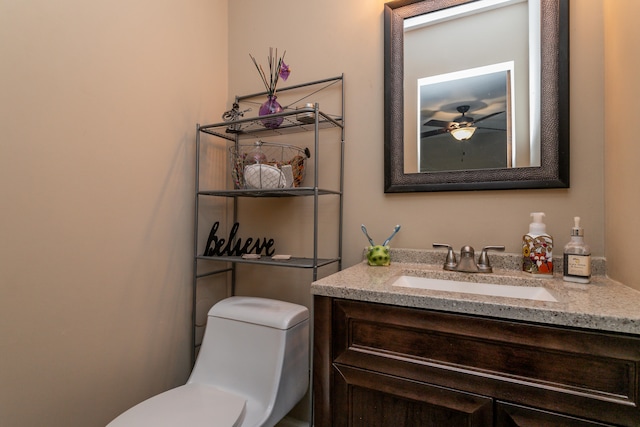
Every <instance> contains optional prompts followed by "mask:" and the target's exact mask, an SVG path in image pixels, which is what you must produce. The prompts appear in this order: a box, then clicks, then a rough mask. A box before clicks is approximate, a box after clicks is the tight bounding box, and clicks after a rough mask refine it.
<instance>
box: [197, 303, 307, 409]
mask: <svg viewBox="0 0 640 427" xmlns="http://www.w3.org/2000/svg"><path fill="white" fill-rule="evenodd" d="M308 380H309V311H308V309H307V308H306V307H304V306H301V305H297V304H292V303H288V302H284V301H277V300H272V299H266V298H255V297H230V298H227V299H225V300H222V301H220V302H219V303H217V304H216V305H214V306H213V307H212V308H211V310H210V311H209V315H208V319H207V326H206V330H205V334H204V338H203V340H202V345H201V347H200V352H199V354H198V358H197V360H196V364H195V366H194V369H193V372H192V373H191V376H190V378H189V381H188V382H189V383H193V382H198V383H206V384H211V385H214V386H216V387H219V388H221V389H224V390H228V391H230V392H233V393H237V394H240V395H243V396H246V397H247V398H248V402H247V416H250V415H251V414H250V412H251V411H255V410H258V411H266V413H267V415H268V416H269V417H277V416H279V417H280V418H281V417H282V416H284V415H285V414H286V413H287V412H288V411H289V410H290V409H291V408H292V407H293V406H294V405H295V404H296V403H297V402H298V401H299V400H300V399H301V398H302V397H303V396H304V394H305V392H306V390H307V387H308ZM255 405H258V406H259V408H255V407H254V408H252V406H255ZM283 411H284V412H283ZM272 412H273V413H272ZM278 419H279V418H278Z"/></svg>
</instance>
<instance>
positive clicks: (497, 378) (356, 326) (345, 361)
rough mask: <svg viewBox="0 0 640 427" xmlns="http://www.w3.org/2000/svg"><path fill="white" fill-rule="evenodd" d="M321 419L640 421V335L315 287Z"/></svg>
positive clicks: (336, 423) (357, 422)
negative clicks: (364, 298)
mask: <svg viewBox="0 0 640 427" xmlns="http://www.w3.org/2000/svg"><path fill="white" fill-rule="evenodd" d="M314 321H315V332H314V425H315V426H316V427H322V426H327V427H342V426H345V427H346V426H352V427H353V426H367V427H371V426H393V427H397V426H438V427H440V426H523V427H524V426H536V427H540V426H602V425H616V426H640V409H639V407H638V405H639V400H640V398H639V385H638V383H639V381H640V373H639V370H640V338H638V337H636V336H631V335H622V334H613V333H603V332H597V331H587V330H578V329H570V328H563V327H558V326H548V325H538V324H531V323H525V322H516V321H508V320H500V319H492V318H484V317H479V316H468V315H461V314H453V313H445V312H437V311H430V310H422V309H413V308H406V307H400V306H391V305H384V304H375V303H366V302H360V301H351V300H344V299H334V298H329V297H321V296H315V297H314Z"/></svg>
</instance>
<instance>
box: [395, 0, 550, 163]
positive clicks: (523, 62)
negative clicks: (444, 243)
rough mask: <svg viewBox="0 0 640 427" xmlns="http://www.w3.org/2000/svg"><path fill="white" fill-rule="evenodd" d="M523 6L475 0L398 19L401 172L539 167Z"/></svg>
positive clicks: (521, 0) (517, 1)
mask: <svg viewBox="0 0 640 427" xmlns="http://www.w3.org/2000/svg"><path fill="white" fill-rule="evenodd" d="M528 6H529V5H528V4H527V1H526V0H502V1H496V0H482V1H478V2H473V3H466V4H463V5H460V6H456V7H452V8H448V9H444V10H443V11H437V12H430V13H427V14H422V15H418V16H416V17H412V18H408V19H405V20H404V120H405V123H404V141H405V147H404V173H418V172H419V173H424V172H436V171H453V170H474V169H493V168H511V167H528V166H539V151H540V143H539V139H535V138H534V139H533V146H532V144H531V141H532V140H531V139H530V130H529V112H530V107H529V102H530V100H531V99H530V97H529V93H530V92H531V91H530V87H531V86H532V85H535V82H533V83H531V82H530V81H529V75H530V73H529V67H530V61H529V54H530V48H529V33H530V28H529V7H528ZM434 41H437V42H434ZM533 50H535V44H534V46H533ZM533 93H534V95H535V91H533ZM498 112H500V114H496V113H498ZM458 129H460V130H458ZM452 131H453V133H452ZM463 131H468V132H474V133H473V136H471V137H470V138H465V139H464V140H462V139H461V138H460V137H459V138H458V139H456V138H455V137H454V135H455V134H456V133H458V132H460V133H461V132H463ZM476 131H477V132H476ZM536 134H537V132H536ZM532 151H533V155H532Z"/></svg>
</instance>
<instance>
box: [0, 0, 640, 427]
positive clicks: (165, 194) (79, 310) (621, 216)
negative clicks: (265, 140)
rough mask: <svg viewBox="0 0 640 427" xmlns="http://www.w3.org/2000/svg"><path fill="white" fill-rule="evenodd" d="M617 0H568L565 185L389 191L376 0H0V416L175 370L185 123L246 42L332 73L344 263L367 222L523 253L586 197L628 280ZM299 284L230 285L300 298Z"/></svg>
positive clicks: (6, 418) (68, 415) (179, 364)
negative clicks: (342, 128) (118, 0)
mask: <svg viewBox="0 0 640 427" xmlns="http://www.w3.org/2000/svg"><path fill="white" fill-rule="evenodd" d="M620 3H621V4H623V5H624V6H620V7H618V6H617V5H618V4H619V3H618V2H613V1H609V2H604V6H603V1H602V0H580V1H577V0H573V1H571V17H572V20H571V70H572V71H571V120H572V124H573V126H572V129H571V146H572V152H571V180H572V186H571V188H570V189H567V190H527V191H525V190H522V191H487V192H457V193H456V192H454V193H431V194H430V193H415V194H395V195H385V194H384V193H383V176H382V168H383V158H382V144H383V139H382V134H383V115H382V114H383V106H382V99H383V69H382V37H383V34H382V5H383V4H384V1H382V0H358V1H350V2H345V1H343V0H324V1H321V2H296V1H293V0H271V1H269V2H264V1H257V0H234V1H231V2H226V1H224V0H217V1H205V0H188V1H176V0H166V1H163V2H152V1H148V0H132V1H128V2H125V3H122V4H121V5H118V4H113V2H106V1H98V2H95V1H94V2H89V3H87V2H81V1H77V0H59V1H57V2H54V3H52V2H47V1H43V0H39V1H37V0H31V1H29V2H3V3H1V4H0V57H1V58H2V61H0V85H1V91H0V93H2V96H1V97H0V113H1V114H0V124H1V126H0V175H1V179H0V186H1V187H2V191H1V192H0V194H2V198H3V200H2V207H3V210H2V216H1V217H0V218H1V221H0V227H1V228H0V230H1V231H0V236H1V237H2V240H1V243H0V251H1V252H0V337H1V338H0V355H1V358H2V359H1V362H2V363H1V364H0V425H3V426H5V425H6V426H10V427H14V426H17V427H25V426H27V427H28V426H40V425H48V426H53V427H56V426H60V427H62V426H65V427H67V426H83V427H85V426H101V425H104V424H105V423H106V422H107V421H109V420H110V419H111V418H112V417H113V416H115V415H116V414H118V413H119V412H120V411H122V410H123V409H125V408H127V407H129V406H131V405H133V404H135V403H137V402H139V401H140V400H142V399H143V398H145V397H147V396H149V395H152V394H154V393H157V392H159V391H162V390H165V389H167V388H170V387H172V386H175V385H178V384H181V383H182V382H184V381H185V379H186V377H187V375H188V370H189V360H188V357H189V333H190V332H189V322H190V319H189V316H190V309H189V306H190V299H189V298H190V287H189V285H190V274H191V252H192V250H191V223H192V197H191V191H192V189H193V185H192V175H193V154H194V152H193V139H194V131H193V129H194V125H195V123H196V122H201V123H205V122H212V121H218V118H219V116H220V114H221V112H222V111H223V110H224V109H226V108H227V107H228V105H229V100H230V99H231V97H232V96H233V94H235V93H246V92H253V91H257V90H261V87H260V82H259V80H258V76H257V74H256V73H255V69H254V68H253V66H252V64H251V63H250V60H249V58H248V53H252V54H254V55H259V56H261V57H264V56H265V55H266V52H267V49H268V48H269V46H274V47H278V48H280V49H286V50H287V58H288V61H287V62H288V63H289V64H290V65H291V66H292V68H293V74H292V76H291V79H290V80H289V82H288V83H290V84H295V83H300V82H304V81H308V80H313V79H316V78H323V77H328V76H333V75H336V74H340V73H342V72H344V73H345V79H346V83H345V84H346V92H347V93H346V96H347V110H346V114H345V116H346V122H347V132H346V139H347V149H346V157H347V167H346V172H347V173H346V177H345V178H346V181H345V194H346V196H345V218H344V219H345V233H344V256H345V266H349V265H353V264H355V263H356V262H358V261H359V259H360V256H361V250H362V248H363V247H364V246H365V244H366V240H365V238H364V236H363V235H362V233H361V231H360V224H361V223H365V224H366V225H367V227H368V229H369V231H370V233H371V234H372V235H373V236H374V238H375V239H376V240H382V239H384V238H385V237H386V236H387V235H389V234H390V232H391V230H392V228H393V226H394V225H395V224H397V223H400V224H402V226H403V228H402V231H401V232H400V233H399V234H398V236H397V237H396V238H395V239H394V241H393V245H394V246H396V247H407V248H425V247H430V246H431V243H432V242H435V241H443V242H449V243H451V244H453V245H454V246H456V247H459V246H462V245H464V244H471V245H473V246H476V247H479V246H482V245H485V244H504V245H506V246H507V250H508V251H509V252H517V251H518V249H519V245H520V238H521V235H522V234H523V233H524V232H525V231H526V230H527V225H528V223H529V213H530V212H532V211H538V210H542V211H545V212H546V213H547V223H548V228H549V231H550V232H551V233H552V234H553V235H554V236H555V237H556V246H557V248H561V247H562V245H564V243H565V242H566V241H567V240H568V237H567V235H568V232H569V229H570V227H571V225H572V217H573V216H574V215H580V216H581V217H583V222H584V226H585V228H586V238H587V240H588V242H589V243H590V244H591V246H592V248H593V252H594V254H595V255H607V256H609V257H610V258H611V257H616V258H617V259H620V260H621V261H620V262H617V263H616V262H614V261H612V260H611V259H610V260H609V262H610V263H611V265H612V266H614V267H615V268H612V275H614V274H615V275H614V277H616V278H620V279H624V280H625V281H626V282H628V283H629V284H630V285H633V286H635V287H638V288H640V285H639V282H640V279H639V275H638V273H637V272H636V271H635V270H634V268H633V260H632V259H631V258H630V257H631V254H633V253H634V251H633V244H634V243H635V242H636V241H638V231H637V229H638V227H637V223H638V221H637V219H636V218H634V217H633V216H632V214H633V213H634V212H637V211H638V192H637V191H636V190H635V188H634V187H633V186H632V184H630V183H633V182H634V181H635V180H636V179H637V178H638V172H636V171H637V168H633V167H632V166H631V165H629V166H627V162H630V161H631V159H632V158H633V157H637V156H629V155H628V153H629V152H630V151H631V150H635V151H633V152H634V153H637V150H638V148H637V144H634V141H633V140H629V139H625V137H624V136H623V135H620V134H619V133H618V132H621V131H618V130H617V129H618V128H619V126H618V124H619V123H620V119H617V118H616V117H620V116H625V115H627V114H630V115H631V117H633V112H634V108H635V99H636V98H637V96H628V95H627V94H626V91H628V90H629V87H627V86H626V82H627V81H629V82H631V83H632V85H635V86H632V87H631V90H632V91H633V92H635V95H637V92H638V86H637V83H636V82H633V79H628V78H627V77H629V76H633V75H635V74H638V64H637V60H638V59H637V58H638V57H639V56H638V55H635V57H634V55H625V54H623V52H625V53H626V52H628V51H629V50H633V49H636V51H637V47H635V46H634V43H633V40H634V39H637V38H638V37H637V36H638V30H636V29H635V27H634V25H633V22H632V18H631V16H635V15H637V13H636V14H631V13H627V9H628V7H635V8H636V9H637V8H638V6H637V5H635V4H634V2H633V1H631V0H627V1H625V2H620ZM301 5H304V6H301ZM227 7H228V8H229V10H228V12H229V16H228V21H227ZM603 9H604V12H606V13H605V16H607V20H605V22H604V23H603V21H602V18H601V16H602V12H603ZM285 12H286V13H285ZM227 22H228V24H229V31H228V33H227ZM614 22H615V25H614V24H613V23H614ZM627 32H630V34H628V33H627ZM603 34H604V35H605V36H606V37H604V36H603ZM621 43H629V45H628V46H627V47H623V48H618V46H621ZM605 47H606V48H607V50H606V51H605ZM227 49H228V52H227ZM227 54H228V55H227ZM227 56H228V58H227ZM604 58H606V59H607V61H606V64H607V65H606V67H605V65H604V64H605V61H604ZM617 63H622V64H623V67H618V66H617V65H616V64H617ZM227 65H228V68H227ZM605 76H606V77H608V78H609V77H611V79H609V80H608V83H607V86H606V89H607V96H606V97H605V95H604V93H605V92H604V89H605V86H604V83H603V82H604V77H605ZM623 82H624V83H623ZM605 101H606V107H607V114H606V115H605V113H604V111H605ZM626 117H629V116H628V115H627V116H626ZM605 123H606V130H607V133H606V139H605ZM578 124H579V125H580V126H578ZM605 142H606V145H605ZM605 147H606V150H605ZM621 150H624V151H621ZM605 153H606V169H605V161H604V160H603V154H605ZM627 159H629V160H627ZM219 162H220V167H224V159H223V158H222V157H220V160H219ZM622 166H624V167H622ZM327 167H332V165H327ZM605 171H606V172H607V174H606V180H605ZM605 190H606V191H605ZM605 195H606V203H605ZM605 207H606V209H605ZM634 208H635V209H634ZM605 212H606V217H605ZM267 217H275V215H269V216H267ZM605 218H606V221H605ZM605 232H606V233H605ZM605 244H606V248H605ZM605 249H606V250H605ZM559 250H560V249H558V252H557V253H559ZM301 280H302V281H303V279H301ZM307 287H308V282H304V281H303V283H300V284H296V286H295V287H288V286H287V285H286V284H284V285H283V286H278V287H262V286H256V285H244V287H241V289H240V291H241V292H242V293H249V292H251V293H254V294H268V295H269V296H275V297H280V298H282V299H289V300H291V299H293V300H300V301H302V302H305V301H308V293H307V291H306V290H307ZM292 293H293V296H292Z"/></svg>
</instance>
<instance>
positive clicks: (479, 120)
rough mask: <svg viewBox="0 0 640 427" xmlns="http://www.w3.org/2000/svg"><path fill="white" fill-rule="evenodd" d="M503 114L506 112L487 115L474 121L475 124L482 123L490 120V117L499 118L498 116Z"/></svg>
mask: <svg viewBox="0 0 640 427" xmlns="http://www.w3.org/2000/svg"><path fill="white" fill-rule="evenodd" d="M502 113H504V111H498V112H497V113H492V114H489V115H486V116H484V117H480V118H479V119H478V120H474V121H473V123H478V122H481V121H483V120H486V119H488V118H489V117H493V116H497V115H498V114H502Z"/></svg>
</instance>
